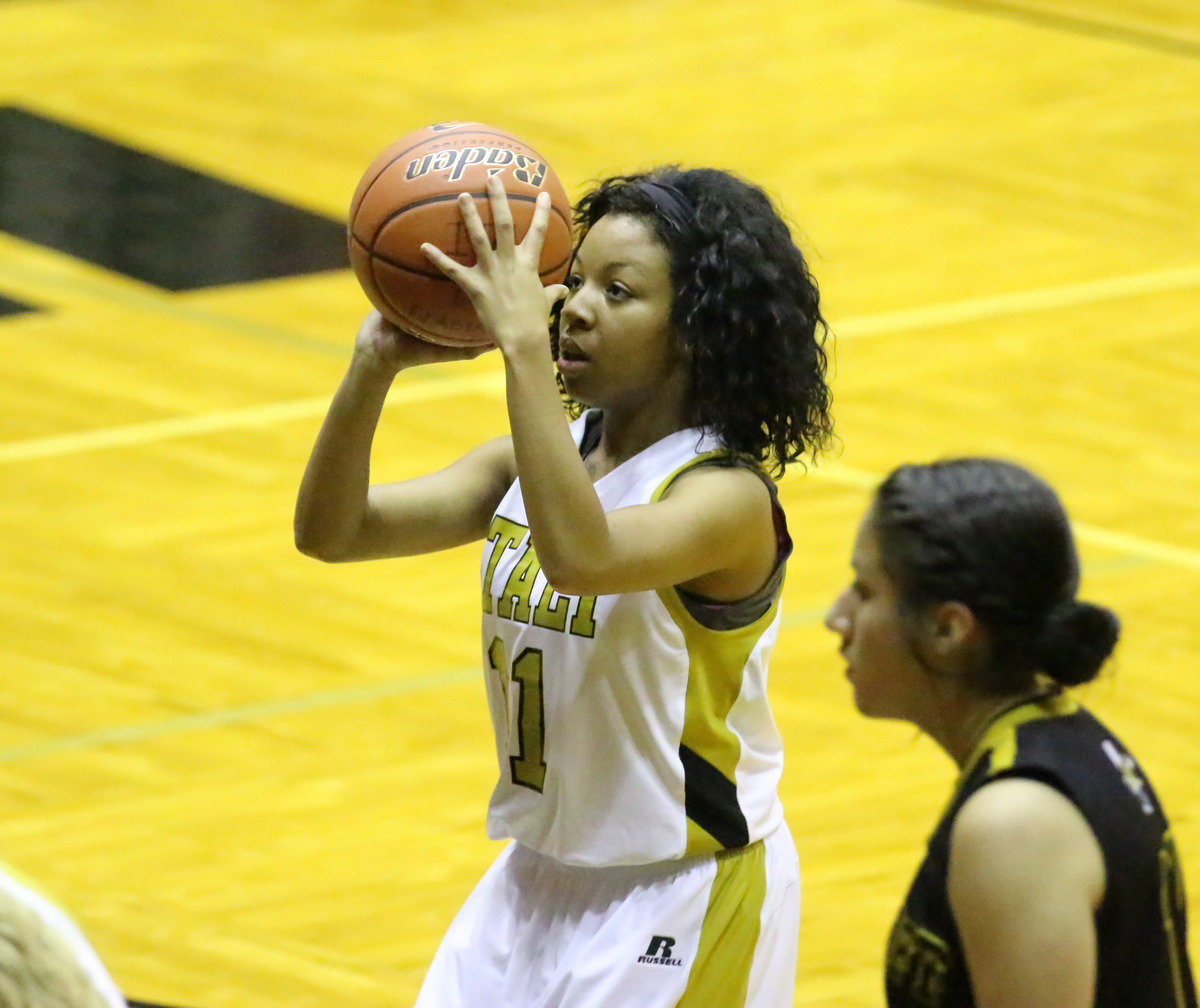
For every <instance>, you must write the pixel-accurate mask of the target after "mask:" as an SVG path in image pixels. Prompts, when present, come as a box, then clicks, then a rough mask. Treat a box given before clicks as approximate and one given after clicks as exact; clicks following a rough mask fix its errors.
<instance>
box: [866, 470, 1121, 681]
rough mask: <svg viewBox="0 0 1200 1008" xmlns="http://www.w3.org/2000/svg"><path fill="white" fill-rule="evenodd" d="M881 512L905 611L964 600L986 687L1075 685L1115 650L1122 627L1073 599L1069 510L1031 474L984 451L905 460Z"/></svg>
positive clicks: (883, 492) (883, 538) (885, 546)
mask: <svg viewBox="0 0 1200 1008" xmlns="http://www.w3.org/2000/svg"><path fill="white" fill-rule="evenodd" d="M872 518H873V522H874V527H875V531H876V534H877V536H878V540H879V550H880V556H881V560H882V562H883V566H884V569H885V570H886V571H887V574H888V576H889V577H890V578H891V579H892V581H894V582H895V584H896V586H897V590H898V592H899V595H900V599H901V606H902V608H903V609H904V610H905V612H906V614H908V615H910V616H916V615H917V614H919V613H920V612H922V611H923V610H925V609H926V608H927V607H928V606H930V605H936V604H938V603H941V602H960V603H962V604H963V605H965V606H967V608H969V609H970V610H971V612H972V613H973V614H974V615H975V618H976V619H977V620H978V621H979V622H980V624H981V625H982V626H983V627H984V629H985V630H986V631H987V637H988V648H987V656H986V661H984V662H983V663H982V665H980V666H979V667H976V668H971V669H968V670H965V671H964V672H963V674H965V675H969V676H970V677H971V678H972V680H973V681H974V685H975V686H976V688H978V689H979V690H981V691H983V692H987V693H996V694H1002V695H1003V694H1008V693H1013V692H1017V691H1020V690H1022V689H1026V688H1028V687H1030V686H1031V685H1032V684H1033V680H1034V675H1035V673H1038V672H1041V673H1044V674H1045V675H1047V676H1049V677H1051V678H1052V679H1054V680H1055V681H1056V682H1058V683H1060V684H1062V685H1063V686H1078V685H1080V684H1082V683H1085V682H1089V681H1091V680H1092V679H1094V678H1095V677H1096V676H1097V675H1098V674H1099V672H1100V669H1101V667H1102V666H1103V664H1104V662H1105V661H1106V660H1107V658H1108V657H1109V655H1110V654H1112V651H1113V648H1114V647H1115V646H1116V643H1117V638H1118V636H1119V635H1120V623H1119V622H1118V620H1117V617H1116V616H1115V615H1114V614H1113V613H1112V612H1111V611H1110V610H1108V609H1105V608H1103V607H1101V606H1097V605H1093V604H1091V603H1089V602H1081V601H1079V600H1078V599H1076V597H1075V592H1076V590H1077V589H1078V587H1079V557H1078V554H1077V553H1076V550H1075V543H1074V540H1073V538H1072V535H1071V526H1070V523H1069V521H1068V520H1067V515H1066V512H1065V511H1064V510H1063V506H1062V502H1061V501H1060V500H1059V499H1058V495H1057V494H1056V493H1055V492H1054V490H1053V489H1052V488H1051V487H1050V486H1049V484H1047V483H1046V482H1045V481H1044V480H1042V479H1040V478H1039V477H1037V476H1035V475H1034V474H1033V473H1031V472H1029V470H1027V469H1024V468H1022V467H1021V466H1018V465H1015V464H1013V463H1011V462H1004V461H1001V460H999V459H985V458H960V459H948V460H945V461H942V462H933V463H930V464H927V465H907V466H901V467H900V468H898V469H896V470H894V471H893V472H892V473H891V475H889V476H888V478H887V479H886V480H884V482H883V483H882V484H881V486H880V487H879V490H878V492H877V493H876V496H875V503H874V507H873V510H872ZM914 625H915V623H914Z"/></svg>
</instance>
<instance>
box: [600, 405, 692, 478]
mask: <svg viewBox="0 0 1200 1008" xmlns="http://www.w3.org/2000/svg"><path fill="white" fill-rule="evenodd" d="M690 426H692V424H691V421H690V419H689V416H688V413H687V411H685V410H684V409H682V408H680V409H676V410H670V409H661V408H645V407H643V408H641V409H637V410H624V409H621V408H620V407H617V408H612V407H606V408H605V409H604V410H603V416H602V419H601V428H600V443H599V444H598V445H597V446H596V451H595V453H594V454H595V467H596V469H597V470H600V471H599V473H598V475H599V476H603V475H604V474H605V473H607V472H611V471H612V470H613V469H615V468H616V467H617V466H619V465H621V463H623V462H627V461H628V460H629V459H631V458H633V457H634V456H635V455H637V454H638V453H640V452H643V451H645V450H646V449H647V448H649V447H650V446H651V445H652V444H656V443H657V442H659V441H661V440H662V439H663V438H665V437H667V436H669V435H671V434H674V433H675V432H676V431H681V430H686V429H687V428H688V427H690ZM595 478H598V476H597V477H595Z"/></svg>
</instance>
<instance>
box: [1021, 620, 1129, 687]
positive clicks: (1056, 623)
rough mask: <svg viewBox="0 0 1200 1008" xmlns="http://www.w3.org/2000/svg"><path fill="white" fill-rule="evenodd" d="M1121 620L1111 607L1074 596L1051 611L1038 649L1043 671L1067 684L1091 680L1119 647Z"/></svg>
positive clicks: (1037, 645)
mask: <svg viewBox="0 0 1200 1008" xmlns="http://www.w3.org/2000/svg"><path fill="white" fill-rule="evenodd" d="M1120 636H1121V622H1120V620H1118V619H1117V617H1116V614H1115V613H1114V612H1113V611H1112V610H1111V609H1105V608H1104V607H1103V606H1098V605H1093V604H1092V603H1091V602H1080V601H1079V600H1078V599H1072V600H1070V601H1068V602H1060V603H1059V604H1058V605H1056V606H1055V607H1054V608H1053V609H1051V610H1050V615H1049V616H1048V618H1047V620H1046V626H1045V629H1044V630H1043V631H1042V635H1041V637H1040V638H1039V639H1038V641H1037V643H1036V645H1035V650H1036V653H1037V656H1038V658H1039V664H1040V665H1041V668H1042V671H1043V672H1045V673H1046V674H1047V675H1048V676H1050V677H1051V678H1052V679H1054V680H1055V681H1056V682H1060V683H1062V684H1063V685H1064V686H1079V685H1081V684H1083V683H1086V682H1091V681H1092V680H1093V679H1095V678H1096V676H1097V675H1098V674H1099V672H1100V669H1101V667H1103V665H1104V663H1105V661H1107V660H1108V657H1109V655H1111V654H1112V652H1113V648H1114V647H1116V644H1117V638H1118V637H1120Z"/></svg>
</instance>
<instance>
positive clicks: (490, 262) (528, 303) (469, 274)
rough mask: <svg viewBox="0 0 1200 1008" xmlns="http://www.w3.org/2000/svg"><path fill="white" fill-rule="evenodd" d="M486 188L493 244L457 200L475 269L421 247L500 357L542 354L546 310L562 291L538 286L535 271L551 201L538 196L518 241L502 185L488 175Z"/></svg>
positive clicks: (467, 205)
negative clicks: (467, 304)
mask: <svg viewBox="0 0 1200 1008" xmlns="http://www.w3.org/2000/svg"><path fill="white" fill-rule="evenodd" d="M487 187H488V202H489V204H490V206H491V211H492V222H493V227H494V231H495V235H496V240H495V244H494V245H493V244H492V239H491V238H490V237H489V235H488V233H487V229H486V228H485V227H484V225H483V221H482V220H481V219H480V216H479V211H478V210H477V209H476V207H475V202H474V200H472V199H471V197H470V196H469V195H468V194H466V193H464V194H463V195H462V196H460V197H459V201H458V206H459V212H460V213H461V214H462V219H463V225H464V226H465V228H466V230H467V235H468V236H469V237H470V240H471V246H472V248H474V250H475V256H476V263H475V265H474V266H464V265H463V264H462V263H459V262H456V261H455V260H453V259H451V258H450V257H449V256H448V255H446V254H445V253H444V252H442V251H441V250H440V249H437V248H435V247H434V246H432V245H429V244H425V245H422V246H421V248H422V249H423V250H424V252H425V254H426V255H427V256H428V257H429V259H430V261H431V262H433V263H434V265H436V266H437V267H438V269H440V270H441V271H442V272H443V273H444V274H445V275H446V276H447V277H449V278H450V279H451V280H453V281H454V282H455V283H456V284H457V285H458V286H459V287H460V288H461V289H462V291H463V293H465V294H466V295H467V297H468V298H470V300H471V304H472V305H473V306H474V307H475V313H476V314H477V315H478V316H479V321H480V323H481V324H482V325H483V327H484V329H485V331H487V333H488V334H489V335H490V336H491V337H492V340H493V342H494V343H495V344H496V346H498V347H499V348H500V350H501V352H502V353H504V354H506V355H508V354H511V353H515V352H519V351H520V350H522V349H526V348H529V349H532V350H534V351H536V352H538V353H543V354H544V353H546V352H547V346H548V343H549V327H548V321H549V315H550V309H551V307H552V306H553V305H554V302H555V301H557V300H558V299H559V298H560V297H562V296H563V294H564V293H565V292H566V288H565V287H563V286H562V285H561V284H552V285H551V286H549V287H546V286H543V285H542V280H541V277H540V275H539V273H538V263H539V260H540V258H541V254H542V243H543V242H544V241H545V238H546V229H547V226H548V224H549V220H550V197H549V195H548V194H547V193H545V192H541V193H539V194H538V197H537V203H536V204H535V208H534V212H533V220H532V222H531V223H530V225H529V231H528V232H527V233H526V235H525V237H524V238H523V239H522V240H521V241H520V242H517V241H516V234H515V229H514V227H513V218H512V211H511V210H510V209H509V205H508V198H507V195H506V193H505V191H504V183H503V182H502V181H501V180H500V178H499V177H498V176H492V177H491V178H489V179H488V182H487Z"/></svg>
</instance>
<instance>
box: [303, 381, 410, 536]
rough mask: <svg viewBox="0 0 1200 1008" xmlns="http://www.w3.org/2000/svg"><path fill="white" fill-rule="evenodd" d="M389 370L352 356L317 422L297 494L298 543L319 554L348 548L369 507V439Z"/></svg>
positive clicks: (377, 415)
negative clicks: (314, 439) (317, 425)
mask: <svg viewBox="0 0 1200 1008" xmlns="http://www.w3.org/2000/svg"><path fill="white" fill-rule="evenodd" d="M392 377H393V376H392V373H391V372H389V371H384V370H381V369H379V368H375V367H370V366H368V365H366V364H363V363H361V362H360V361H359V360H358V358H355V360H354V361H352V362H351V365H350V368H349V370H348V371H347V372H346V376H345V378H343V379H342V383H341V385H340V386H339V387H338V390H337V392H336V393H335V394H334V397H333V401H332V403H331V404H330V406H329V412H328V413H327V414H326V416H325V421H324V423H322V425H321V430H320V432H319V433H318V435H317V440H316V443H315V444H314V445H313V450H312V454H311V455H310V456H309V460H308V465H307V467H306V468H305V470H304V477H303V479H302V480H301V482H300V492H299V495H298V496H297V499H296V515H295V524H294V527H295V537H296V548H297V549H299V550H300V552H301V553H304V554H306V555H308V556H313V557H316V558H317V559H321V560H339V559H343V558H344V557H345V555H346V554H347V553H348V552H349V551H350V550H351V549H352V546H353V543H354V542H355V540H356V538H357V537H358V535H359V533H360V531H361V529H362V527H363V520H364V517H365V515H366V511H367V491H368V489H369V487H370V481H371V443H372V441H373V440H374V437H375V428H376V427H377V425H378V423H379V415H380V413H381V411H382V410H383V403H384V400H385V399H386V398H387V392H388V388H389V387H390V386H391V383H392Z"/></svg>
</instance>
